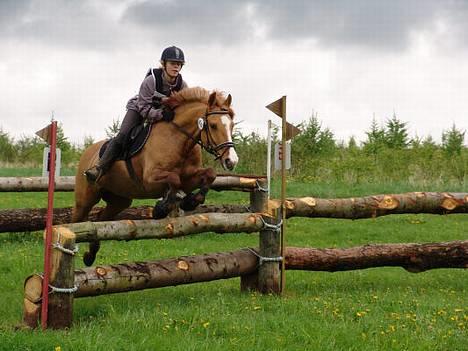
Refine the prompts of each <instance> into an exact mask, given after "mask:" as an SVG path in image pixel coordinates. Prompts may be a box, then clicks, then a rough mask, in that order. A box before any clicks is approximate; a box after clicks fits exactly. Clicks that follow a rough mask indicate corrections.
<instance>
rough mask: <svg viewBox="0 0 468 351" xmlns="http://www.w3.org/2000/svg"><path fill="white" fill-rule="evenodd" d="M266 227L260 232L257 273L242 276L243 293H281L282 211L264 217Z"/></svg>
mask: <svg viewBox="0 0 468 351" xmlns="http://www.w3.org/2000/svg"><path fill="white" fill-rule="evenodd" d="M262 218H263V221H264V222H265V227H264V228H262V229H261V230H260V246H259V250H258V253H257V256H258V270H257V272H255V273H253V274H250V275H245V276H241V290H242V291H259V292H260V293H262V294H270V293H274V294H279V293H280V292H281V279H280V277H281V269H280V267H281V259H282V258H281V257H280V256H281V245H280V238H281V236H280V220H281V214H280V210H279V209H277V210H275V214H274V216H268V215H263V216H262Z"/></svg>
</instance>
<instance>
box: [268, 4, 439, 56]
mask: <svg viewBox="0 0 468 351" xmlns="http://www.w3.org/2000/svg"><path fill="white" fill-rule="evenodd" d="M437 4H438V3H437V2H435V1H432V0H412V1H408V0H393V1H376V0H371V1H368V0H353V1H346V0H338V1H327V0H321V1H289V2H288V3H285V2H283V1H272V2H268V4H267V3H262V6H261V9H260V11H259V12H260V13H262V14H264V16H265V18H267V23H268V25H269V29H270V32H269V33H270V35H271V37H274V38H277V39H280V40H301V39H312V40H314V39H315V40H316V41H318V42H319V44H321V45H323V46H336V45H357V46H363V47H371V48H394V49H401V48H404V47H405V46H406V44H407V43H408V39H409V35H410V33H411V32H412V31H417V30H420V29H422V28H425V27H429V26H431V25H432V23H433V22H434V19H435V16H436V15H437V14H438V12H439V11H440V9H439V7H438V5H437Z"/></svg>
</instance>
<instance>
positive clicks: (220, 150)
mask: <svg viewBox="0 0 468 351" xmlns="http://www.w3.org/2000/svg"><path fill="white" fill-rule="evenodd" d="M220 100H221V101H220ZM231 100H232V98H231V95H228V96H227V98H226V99H224V98H222V99H219V98H218V96H217V93H216V92H213V93H211V94H210V96H209V98H208V107H207V109H206V113H205V116H203V117H200V118H199V119H198V128H199V129H200V130H201V135H200V136H201V141H202V143H203V145H205V148H206V149H207V151H208V152H210V153H212V154H213V155H215V157H216V159H219V161H220V162H221V165H222V166H223V168H224V169H226V170H229V171H231V170H233V169H234V167H235V166H236V164H237V162H238V161H239V158H238V157H237V153H236V150H235V149H234V143H233V141H232V131H233V128H234V121H233V119H234V112H233V111H232V109H231Z"/></svg>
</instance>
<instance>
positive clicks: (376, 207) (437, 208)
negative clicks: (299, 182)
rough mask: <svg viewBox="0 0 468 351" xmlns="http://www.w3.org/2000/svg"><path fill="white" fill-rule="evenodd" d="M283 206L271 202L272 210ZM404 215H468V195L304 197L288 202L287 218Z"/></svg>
mask: <svg viewBox="0 0 468 351" xmlns="http://www.w3.org/2000/svg"><path fill="white" fill-rule="evenodd" d="M279 206H280V204H279V201H278V200H271V201H270V203H269V208H270V209H275V208H278V207H279ZM403 213H429V214H452V213H468V193H447V192H444V193H440V192H439V193H435V192H412V193H404V194H389V195H371V196H365V197H352V198H346V199H320V198H314V197H302V198H296V199H288V200H287V201H286V217H287V218H290V217H325V218H343V219H360V218H374V217H379V216H386V215H390V214H403Z"/></svg>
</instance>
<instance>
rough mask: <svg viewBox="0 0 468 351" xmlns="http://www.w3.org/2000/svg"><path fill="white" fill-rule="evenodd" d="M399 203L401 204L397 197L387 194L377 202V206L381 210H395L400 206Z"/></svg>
mask: <svg viewBox="0 0 468 351" xmlns="http://www.w3.org/2000/svg"><path fill="white" fill-rule="evenodd" d="M399 204H400V202H399V201H398V200H397V199H396V198H394V197H393V196H391V195H385V196H384V197H383V199H382V201H380V202H379V203H378V204H377V206H378V207H379V209H381V210H394V209H395V208H397V207H398V205H399Z"/></svg>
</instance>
